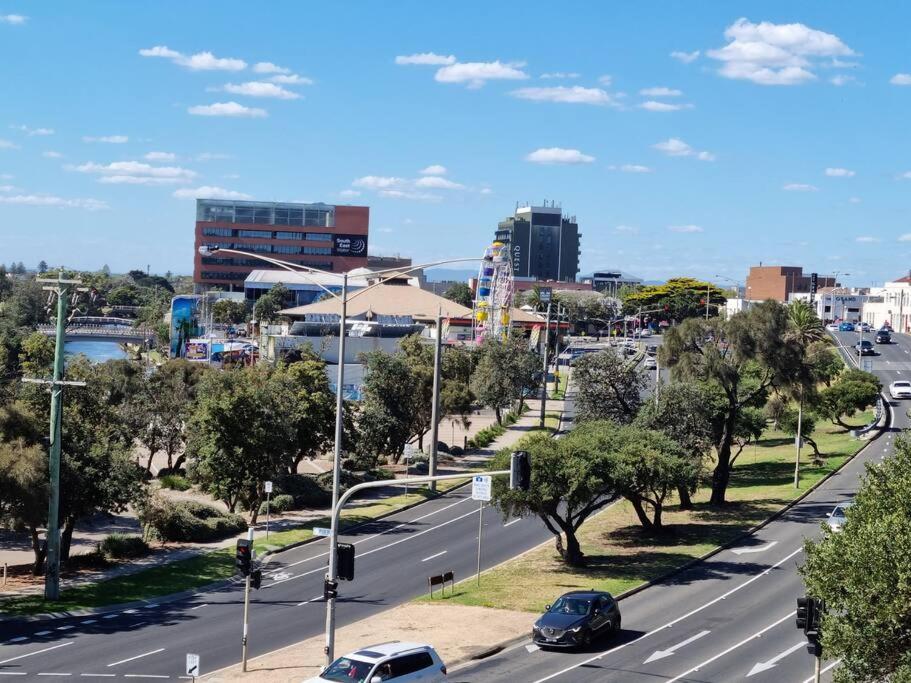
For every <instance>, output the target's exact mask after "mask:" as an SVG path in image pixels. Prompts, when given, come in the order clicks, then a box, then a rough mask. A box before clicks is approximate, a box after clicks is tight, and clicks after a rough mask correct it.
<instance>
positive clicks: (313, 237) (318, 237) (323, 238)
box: [304, 232, 332, 242]
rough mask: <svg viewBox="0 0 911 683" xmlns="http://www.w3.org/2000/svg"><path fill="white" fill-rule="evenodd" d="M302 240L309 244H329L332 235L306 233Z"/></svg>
mask: <svg viewBox="0 0 911 683" xmlns="http://www.w3.org/2000/svg"><path fill="white" fill-rule="evenodd" d="M304 239H305V240H309V241H311V242H331V241H332V235H331V234H330V233H327V232H306V233H304Z"/></svg>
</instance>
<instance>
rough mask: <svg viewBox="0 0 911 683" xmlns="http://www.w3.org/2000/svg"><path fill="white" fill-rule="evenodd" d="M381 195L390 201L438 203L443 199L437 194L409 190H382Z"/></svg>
mask: <svg viewBox="0 0 911 683" xmlns="http://www.w3.org/2000/svg"><path fill="white" fill-rule="evenodd" d="M379 195H380V196H381V197H388V198H390V199H414V200H417V201H423V202H438V201H440V200H441V199H442V197H440V196H439V195H436V194H430V193H428V192H410V191H407V190H380V191H379Z"/></svg>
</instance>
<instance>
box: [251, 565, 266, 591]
mask: <svg viewBox="0 0 911 683" xmlns="http://www.w3.org/2000/svg"><path fill="white" fill-rule="evenodd" d="M262 584H263V570H262V569H254V570H253V572H252V573H251V574H250V588H253V589H254V590H259V587H260V586H262Z"/></svg>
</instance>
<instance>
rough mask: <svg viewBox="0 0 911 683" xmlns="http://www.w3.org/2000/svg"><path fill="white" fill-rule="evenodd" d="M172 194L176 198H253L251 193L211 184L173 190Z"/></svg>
mask: <svg viewBox="0 0 911 683" xmlns="http://www.w3.org/2000/svg"><path fill="white" fill-rule="evenodd" d="M174 196H175V197H176V198H177V199H253V197H252V196H251V195H248V194H246V193H244V192H235V191H234V190H226V189H225V188H223V187H215V186H212V185H203V186H202V187H197V188H187V187H185V188H181V189H179V190H174Z"/></svg>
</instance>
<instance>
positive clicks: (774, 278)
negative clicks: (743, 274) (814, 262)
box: [746, 266, 835, 303]
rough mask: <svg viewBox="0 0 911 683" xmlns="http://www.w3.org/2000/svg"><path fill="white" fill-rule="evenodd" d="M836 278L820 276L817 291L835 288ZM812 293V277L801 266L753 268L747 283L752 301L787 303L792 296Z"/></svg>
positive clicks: (747, 291)
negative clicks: (767, 300)
mask: <svg viewBox="0 0 911 683" xmlns="http://www.w3.org/2000/svg"><path fill="white" fill-rule="evenodd" d="M834 286H835V278H833V277H823V276H819V277H818V279H817V284H816V287H817V290H820V289H822V288H823V287H834ZM809 291H810V275H808V274H807V275H805V274H804V272H803V268H801V267H800V266H751V267H750V274H749V275H747V281H746V298H747V299H749V300H750V301H765V300H766V299H774V300H775V301H781V302H783V303H784V302H787V301H788V299H789V297H790V296H791V294H795V293H804V294H805V293H807V292H809Z"/></svg>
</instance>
